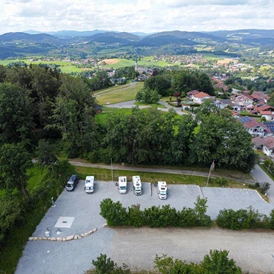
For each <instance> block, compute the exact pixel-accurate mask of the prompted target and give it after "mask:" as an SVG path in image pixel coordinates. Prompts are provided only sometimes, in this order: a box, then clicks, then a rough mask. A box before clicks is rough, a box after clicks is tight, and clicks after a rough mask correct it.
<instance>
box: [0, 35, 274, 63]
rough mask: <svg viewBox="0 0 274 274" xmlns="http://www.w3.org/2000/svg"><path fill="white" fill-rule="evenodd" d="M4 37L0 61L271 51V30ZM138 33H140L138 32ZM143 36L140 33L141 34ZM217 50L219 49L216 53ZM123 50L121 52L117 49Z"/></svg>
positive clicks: (1, 43) (0, 40)
mask: <svg viewBox="0 0 274 274" xmlns="http://www.w3.org/2000/svg"><path fill="white" fill-rule="evenodd" d="M32 32H33V33H34V34H30V33H23V32H14V33H5V34H3V35H0V58H1V59H4V58H8V57H16V56H26V55H37V54H42V55H51V54H52V53H54V54H63V55H71V54H72V55H74V56H77V55H78V56H79V54H80V55H81V53H84V54H85V55H86V54H90V55H95V54H98V55H100V54H106V52H111V53H112V54H113V53H115V52H120V53H121V52H122V54H126V53H127V52H128V53H130V54H132V53H136V54H143V55H145V54H151V53H152V54H165V52H166V53H168V54H183V53H193V52H196V50H195V47H199V45H202V46H203V47H205V46H210V47H212V48H213V49H214V48H216V50H220V48H222V50H224V49H225V47H228V46H229V45H230V44H231V45H232V44H233V45H234V48H235V43H236V44H244V45H246V46H247V47H254V46H257V47H263V46H266V45H267V47H270V48H271V47H273V49H274V45H273V44H274V30H235V31H226V30H224V31H214V32H188V31H178V30H175V31H164V32H158V33H154V34H151V35H145V36H141V35H135V34H132V33H128V32H114V31H112V32H106V31H101V30H94V31H83V32H78V31H60V32H55V33H52V34H54V35H50V34H45V33H35V31H32ZM140 33H141V32H140ZM141 34H142V33H141ZM218 47H219V49H218ZM121 48H123V50H122V51H121V50H120V49H121Z"/></svg>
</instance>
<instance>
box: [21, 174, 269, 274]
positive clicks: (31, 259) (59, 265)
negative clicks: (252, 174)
mask: <svg viewBox="0 0 274 274" xmlns="http://www.w3.org/2000/svg"><path fill="white" fill-rule="evenodd" d="M136 175H138V174H136ZM128 180H129V178H128ZM168 188H169V192H168V199H167V200H159V198H158V196H157V188H156V187H155V186H154V185H151V184H150V183H145V184H144V194H143V195H141V196H135V195H134V193H133V191H132V184H131V183H129V184H128V192H127V194H124V195H121V194H120V193H119V192H118V190H117V188H116V186H115V184H114V183H113V182H99V181H96V182H95V192H94V193H93V194H86V193H85V192H84V182H83V181H80V183H79V184H78V186H77V188H76V189H75V191H73V192H67V191H63V192H62V194H61V195H60V196H59V198H58V200H57V201H56V206H55V207H51V208H50V209H49V210H48V212H47V213H46V215H45V216H44V218H43V219H42V221H41V223H40V224H39V225H38V226H37V228H36V230H35V232H34V233H33V236H35V237H44V236H45V231H46V229H47V228H48V229H49V230H51V236H52V237H66V236H69V235H73V234H81V233H85V232H87V231H89V230H91V229H93V228H95V227H97V228H98V231H97V232H95V233H94V234H92V235H90V236H88V237H85V238H83V239H80V240H72V241H69V242H50V241H29V242H28V243H27V244H26V246H25V250H24V253H23V256H22V258H21V259H20V261H19V264H18V266H17V271H16V274H34V273H35V274H37V273H39V274H51V273H52V274H53V273H54V274H55V273H58V274H63V273H66V274H78V273H83V272H84V271H85V270H87V269H89V268H90V267H91V266H92V263H91V261H92V259H96V257H98V256H99V255H100V253H104V254H107V255H108V256H110V257H111V258H113V259H115V260H116V261H117V263H122V262H125V263H127V264H128V265H130V266H131V267H133V268H135V267H140V266H142V268H144V269H147V267H149V265H151V267H152V265H153V263H152V261H153V259H154V256H155V254H162V253H167V254H168V255H172V256H176V257H180V258H182V259H185V260H189V261H199V260H202V258H203V256H204V255H205V254H207V253H208V251H209V250H210V249H213V248H214V249H215V248H217V249H228V250H231V253H230V255H231V256H232V257H233V258H235V259H236V260H237V262H238V263H239V265H240V266H242V267H244V268H245V270H248V271H250V273H260V272H259V271H265V270H266V269H265V268H266V266H267V264H268V263H270V262H271V253H273V250H271V247H272V246H273V244H274V235H273V233H266V232H234V231H226V230H220V229H148V228H142V229H132V228H129V229H113V228H108V227H103V225H104V224H105V220H104V219H103V218H102V217H101V216H100V214H99V211H100V201H102V200H103V199H104V198H107V197H109V198H111V199H113V200H114V201H121V202H122V204H123V205H124V206H130V205H132V204H137V203H138V204H140V205H141V208H146V207H150V206H152V205H164V204H170V205H171V206H172V207H175V208H177V209H182V208H183V207H184V206H186V207H194V203H195V201H196V198H197V196H198V195H200V196H201V197H207V198H208V214H209V215H210V216H211V217H212V218H215V217H216V216H217V214H218V212H219V210H220V209H223V208H233V209H240V208H246V207H247V206H250V205H252V206H253V207H254V208H256V209H258V210H259V211H260V212H262V213H266V214H268V213H269V212H270V210H271V209H272V208H273V206H272V205H270V204H267V203H266V202H265V201H264V200H263V199H262V198H261V197H260V196H259V195H258V193H257V192H256V191H253V190H244V189H225V188H200V187H198V186H195V185H170V186H168ZM61 216H62V217H75V219H74V221H73V223H72V226H71V227H70V228H61V234H60V235H57V234H56V230H57V228H55V227H54V226H55V223H56V222H57V220H58V218H59V217H61Z"/></svg>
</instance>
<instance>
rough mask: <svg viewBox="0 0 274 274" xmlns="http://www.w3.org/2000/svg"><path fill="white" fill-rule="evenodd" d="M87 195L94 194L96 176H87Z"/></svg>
mask: <svg viewBox="0 0 274 274" xmlns="http://www.w3.org/2000/svg"><path fill="white" fill-rule="evenodd" d="M85 191H86V193H92V192H94V176H87V177H86V180H85Z"/></svg>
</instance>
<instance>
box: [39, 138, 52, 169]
mask: <svg viewBox="0 0 274 274" xmlns="http://www.w3.org/2000/svg"><path fill="white" fill-rule="evenodd" d="M54 151H55V146H54V145H52V144H50V143H49V141H47V140H45V139H41V140H39V143H38V147H37V152H36V156H37V160H38V163H39V164H40V165H41V166H42V167H43V166H52V165H53V164H54V163H56V162H57V157H56V156H55V154H54Z"/></svg>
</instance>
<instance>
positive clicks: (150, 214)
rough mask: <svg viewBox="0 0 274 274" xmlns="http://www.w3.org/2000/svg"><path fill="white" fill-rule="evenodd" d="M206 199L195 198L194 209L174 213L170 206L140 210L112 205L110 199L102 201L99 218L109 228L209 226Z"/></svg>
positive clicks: (209, 220) (133, 207) (118, 203)
mask: <svg viewBox="0 0 274 274" xmlns="http://www.w3.org/2000/svg"><path fill="white" fill-rule="evenodd" d="M206 203H207V199H201V198H200V197H198V198H197V202H196V203H195V208H194V209H191V208H183V209H182V210H181V211H176V209H175V208H171V207H170V205H164V206H162V207H159V206H158V207H157V206H152V207H150V208H145V209H144V210H143V211H141V210H140V206H139V205H132V206H131V207H129V208H128V211H127V210H126V208H124V207H122V205H121V203H120V202H116V203H114V202H113V201H112V200H111V199H109V198H108V199H104V200H103V201H102V202H101V204H100V208H101V212H100V214H101V216H102V217H104V218H105V219H106V220H107V224H108V225H110V226H121V225H130V226H136V227H140V226H149V227H168V226H175V227H191V226H209V225H210V224H211V219H210V217H209V216H208V215H206V211H207V205H206Z"/></svg>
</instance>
